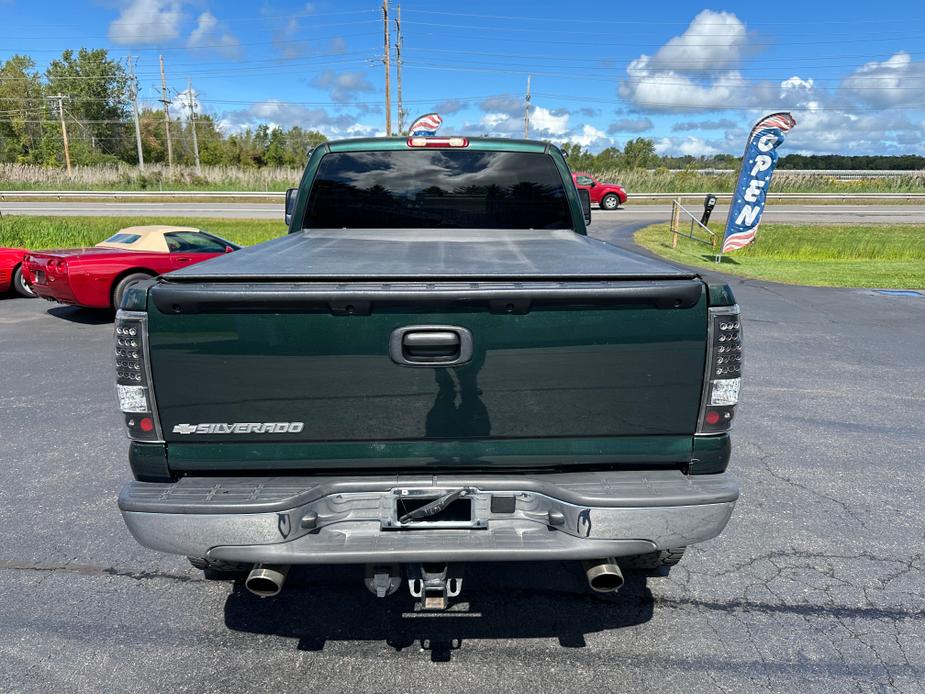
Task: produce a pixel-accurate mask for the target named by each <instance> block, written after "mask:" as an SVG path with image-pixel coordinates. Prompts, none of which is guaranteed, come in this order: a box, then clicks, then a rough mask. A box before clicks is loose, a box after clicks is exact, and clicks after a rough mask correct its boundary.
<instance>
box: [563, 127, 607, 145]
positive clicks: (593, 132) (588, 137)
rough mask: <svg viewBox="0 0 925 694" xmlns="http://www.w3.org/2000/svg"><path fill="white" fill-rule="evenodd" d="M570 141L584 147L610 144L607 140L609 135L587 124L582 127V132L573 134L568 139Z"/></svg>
mask: <svg viewBox="0 0 925 694" xmlns="http://www.w3.org/2000/svg"><path fill="white" fill-rule="evenodd" d="M568 141H569V142H577V143H578V144H579V145H581V146H582V147H592V146H594V145H600V144H602V143H609V142H610V140H609V139H608V138H607V133H605V132H604V131H603V130H598V129H597V128H595V127H594V126H593V125H588V124H587V123H586V124H585V125H583V126H581V130H579V131H577V132H574V133H571V134H570V135H569V137H568Z"/></svg>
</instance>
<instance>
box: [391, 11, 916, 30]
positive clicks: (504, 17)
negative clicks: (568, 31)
mask: <svg viewBox="0 0 925 694" xmlns="http://www.w3.org/2000/svg"><path fill="white" fill-rule="evenodd" d="M408 11H409V12H414V13H415V14H430V15H434V14H435V15H443V16H450V17H477V18H480V19H501V20H516V21H536V22H555V23H557V24H560V23H562V22H581V23H585V24H617V25H619V26H623V25H626V24H639V25H650V26H665V25H672V24H673V25H679V26H689V25H690V21H685V20H678V21H674V22H673V21H670V20H662V19H658V20H633V19H626V18H624V17H621V18H620V19H618V20H606V19H597V18H595V19H576V18H574V17H537V16H530V17H524V16H511V15H496V14H474V13H467V12H445V11H439V10H414V9H412V10H408ZM918 21H925V19H919V20H916V19H912V18H907V17H903V18H902V19H883V18H882V17H880V18H876V19H861V18H854V19H829V18H826V19H820V20H806V21H793V22H765V21H762V22H761V23H760V24H758V25H756V26H765V25H767V26H771V25H774V26H805V25H807V24H823V25H825V26H828V25H830V24H862V25H868V24H877V23H881V24H886V23H888V24H892V23H894V22H895V23H897V24H903V25H908V24H909V23H911V22H918ZM698 24H699V25H701V26H727V24H726V23H725V22H698Z"/></svg>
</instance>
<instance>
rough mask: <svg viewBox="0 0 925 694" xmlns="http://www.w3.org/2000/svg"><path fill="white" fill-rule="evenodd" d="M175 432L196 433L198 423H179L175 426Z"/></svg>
mask: <svg viewBox="0 0 925 694" xmlns="http://www.w3.org/2000/svg"><path fill="white" fill-rule="evenodd" d="M173 433H174V434H195V433H196V425H195V424H177V425H176V426H175V427H174V428H173Z"/></svg>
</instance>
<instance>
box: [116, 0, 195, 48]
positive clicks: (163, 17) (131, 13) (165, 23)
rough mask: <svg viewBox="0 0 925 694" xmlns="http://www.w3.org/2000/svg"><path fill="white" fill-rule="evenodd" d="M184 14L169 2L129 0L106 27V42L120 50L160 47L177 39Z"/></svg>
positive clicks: (179, 8)
mask: <svg viewBox="0 0 925 694" xmlns="http://www.w3.org/2000/svg"><path fill="white" fill-rule="evenodd" d="M182 20H183V12H182V9H181V7H180V3H179V2H171V1H170V0H129V2H127V3H125V4H123V6H122V10H121V11H120V12H119V16H118V17H117V18H116V19H115V20H113V21H112V22H111V23H110V25H109V38H110V40H111V41H112V42H113V43H117V44H120V45H123V46H126V45H129V46H138V45H142V44H149V43H162V42H164V41H169V40H171V39H175V38H177V36H179V34H180V23H181V21H182Z"/></svg>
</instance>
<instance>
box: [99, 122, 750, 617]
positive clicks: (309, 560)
mask: <svg viewBox="0 0 925 694" xmlns="http://www.w3.org/2000/svg"><path fill="white" fill-rule="evenodd" d="M582 197H583V196H582V195H581V193H580V192H579V190H578V189H577V188H576V187H575V186H574V185H573V183H572V179H571V172H570V171H569V169H568V166H567V164H566V162H565V159H564V158H563V156H562V154H561V153H560V152H559V150H558V149H557V148H556V147H554V146H552V145H549V144H547V143H543V142H535V141H528V140H501V139H490V138H463V137H450V138H434V137H411V138H376V139H357V140H344V141H338V142H329V143H325V144H324V145H321V146H320V147H319V148H317V149H316V150H314V151H313V152H312V154H311V157H310V159H309V162H308V165H307V168H306V171H305V174H304V176H303V178H302V182H301V185H300V186H299V188H298V189H297V190H296V191H295V192H294V193H293V194H291V195H290V196H289V200H290V202H289V204H288V209H287V216H288V217H289V218H290V226H289V233H288V234H287V235H286V236H284V237H282V238H278V239H274V240H271V241H268V242H265V243H263V244H259V245H257V246H253V247H250V248H245V249H243V250H241V251H238V252H236V253H232V254H229V255H227V256H223V257H220V258H217V259H215V260H212V261H209V262H208V263H203V264H200V265H196V266H194V267H189V268H184V269H182V270H179V271H176V272H172V273H169V274H167V275H165V276H163V277H161V278H158V279H157V280H152V281H149V282H147V283H140V284H136V285H133V286H132V287H131V288H130V289H129V291H128V292H127V293H126V296H125V298H124V300H123V302H122V306H121V309H120V311H119V313H118V315H117V320H116V325H115V358H116V371H117V373H116V376H117V389H118V394H119V402H120V407H121V410H122V413H123V418H124V421H125V426H126V430H127V432H128V434H129V437H130V438H131V444H130V447H129V463H130V466H131V469H132V472H133V475H134V480H132V481H130V482H129V483H128V484H127V485H126V486H125V487H124V489H123V490H122V492H121V494H120V496H119V507H120V509H121V511H122V515H123V517H124V519H125V522H126V524H127V526H128V528H129V530H130V531H131V533H132V534H133V535H134V537H135V538H136V539H137V540H138V541H139V542H140V543H141V544H143V545H145V546H146V547H150V548H153V549H156V550H159V551H163V552H171V553H175V554H182V555H187V556H189V557H190V558H191V561H193V563H194V564H195V565H196V566H199V567H201V568H206V569H211V570H240V571H242V572H243V573H244V574H245V575H246V576H247V579H246V582H245V585H246V586H247V587H248V588H249V589H250V590H252V592H254V593H256V594H259V595H273V594H276V593H277V592H279V590H281V589H282V587H283V584H284V581H285V577H286V574H287V572H288V570H289V567H291V566H293V565H300V564H353V565H356V566H357V573H358V579H359V578H362V579H363V581H364V582H365V585H366V587H367V588H368V589H369V590H371V591H372V592H373V593H375V594H376V595H378V596H380V597H386V596H388V595H391V594H393V593H394V592H396V591H397V590H399V588H400V587H401V586H402V585H406V586H407V588H408V590H409V591H410V593H411V594H412V595H413V596H415V598H417V599H418V600H419V601H420V604H421V606H422V608H423V609H441V608H443V607H445V606H446V605H447V604H448V602H449V601H451V599H452V598H454V597H455V596H456V595H458V594H459V592H460V591H461V590H462V582H463V574H464V567H465V564H466V563H468V562H486V561H523V560H548V561H560V560H570V561H576V562H584V564H585V569H586V572H587V576H588V582H589V586H590V588H591V589H592V590H593V591H596V592H600V593H610V592H613V591H615V590H617V589H618V588H619V587H620V585H622V567H625V566H637V567H638V566H646V567H649V568H656V567H659V566H663V565H669V564H672V563H674V562H676V561H677V560H678V559H679V558H680V556H681V553H682V552H683V548H684V547H686V546H688V545H690V544H693V543H696V542H702V541H705V540H708V539H710V538H713V537H715V536H716V535H718V534H719V533H720V532H721V531H722V529H723V527H724V526H725V525H726V523H727V521H728V520H729V517H730V515H731V513H732V510H733V506H734V504H735V501H736V498H737V497H738V486H737V484H736V482H735V480H734V479H733V477H732V475H731V474H730V473H729V472H727V464H728V462H729V457H730V440H729V428H730V426H731V423H732V419H733V414H734V410H735V404H736V401H737V398H738V388H739V380H740V375H741V363H742V362H741V359H742V353H741V328H740V321H739V308H738V306H737V305H736V304H735V301H734V299H733V297H732V293H731V291H730V290H729V288H728V287H726V286H709V285H707V283H706V282H704V280H703V279H702V278H701V277H700V276H699V275H698V274H697V273H696V272H694V271H692V270H686V269H681V268H678V267H675V266H672V265H668V264H665V263H662V262H659V261H656V260H652V259H649V258H647V257H644V256H641V255H635V254H632V253H628V252H626V251H623V250H620V249H618V248H616V247H614V246H611V245H608V244H606V243H603V242H601V241H598V240H596V239H593V238H590V237H589V236H587V233H586V215H587V214H588V211H587V208H588V205H587V203H588V200H587V199H584V200H582Z"/></svg>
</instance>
